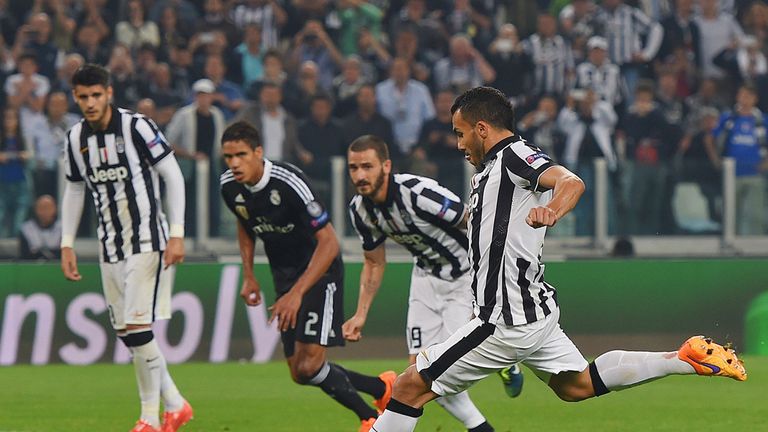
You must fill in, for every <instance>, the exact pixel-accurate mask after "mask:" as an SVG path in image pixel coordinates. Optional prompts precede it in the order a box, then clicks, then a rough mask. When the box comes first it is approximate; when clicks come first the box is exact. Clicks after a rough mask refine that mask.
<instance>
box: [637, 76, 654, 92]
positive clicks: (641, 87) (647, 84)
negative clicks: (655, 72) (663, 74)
mask: <svg viewBox="0 0 768 432" xmlns="http://www.w3.org/2000/svg"><path fill="white" fill-rule="evenodd" d="M640 93H645V94H650V95H651V96H653V95H654V94H655V93H656V84H654V82H653V81H651V80H649V79H641V80H639V81H638V82H637V86H636V87H635V94H636V95H638V94H640Z"/></svg>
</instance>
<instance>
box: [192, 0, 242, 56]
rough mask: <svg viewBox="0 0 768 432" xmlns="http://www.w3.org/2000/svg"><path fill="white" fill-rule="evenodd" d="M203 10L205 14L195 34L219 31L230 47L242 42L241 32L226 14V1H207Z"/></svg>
mask: <svg viewBox="0 0 768 432" xmlns="http://www.w3.org/2000/svg"><path fill="white" fill-rule="evenodd" d="M203 10H204V12H205V13H204V14H203V17H202V18H201V20H200V23H199V24H198V26H197V28H196V31H195V33H197V34H204V33H210V32H214V31H217V32H221V33H222V34H224V36H225V37H226V38H227V43H228V45H230V46H234V45H236V44H237V43H239V42H240V31H239V30H238V29H237V27H236V26H235V24H234V23H233V22H232V20H231V19H230V17H229V15H228V14H227V13H226V5H225V4H224V0H205V4H204V5H203Z"/></svg>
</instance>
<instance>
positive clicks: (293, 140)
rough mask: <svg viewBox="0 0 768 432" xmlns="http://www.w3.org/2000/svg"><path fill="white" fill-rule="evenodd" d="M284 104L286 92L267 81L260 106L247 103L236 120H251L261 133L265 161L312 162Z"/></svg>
mask: <svg viewBox="0 0 768 432" xmlns="http://www.w3.org/2000/svg"><path fill="white" fill-rule="evenodd" d="M282 101H283V91H282V89H281V88H280V87H279V86H277V85H276V84H273V83H271V82H264V83H263V84H262V85H261V89H260V93H259V103H258V104H255V103H249V104H246V105H245V106H244V107H243V109H242V110H240V112H238V113H237V116H236V117H235V118H234V119H233V120H232V121H233V122H236V121H240V120H244V121H247V122H248V123H250V124H252V125H253V126H254V127H255V128H256V129H257V130H258V131H259V132H261V135H262V142H263V147H264V157H265V158H267V159H270V160H274V161H287V162H291V163H296V162H298V163H300V164H308V163H310V162H312V156H311V155H310V154H309V153H308V152H307V151H306V150H304V148H303V147H302V145H301V143H300V142H299V137H298V126H297V123H296V118H295V117H294V116H293V115H292V114H291V113H290V112H288V111H286V110H285V108H283V106H282V105H281V104H282Z"/></svg>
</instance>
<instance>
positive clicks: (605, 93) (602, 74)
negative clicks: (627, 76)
mask: <svg viewBox="0 0 768 432" xmlns="http://www.w3.org/2000/svg"><path fill="white" fill-rule="evenodd" d="M587 51H588V53H589V54H588V57H587V61H585V62H584V63H581V64H580V65H579V66H578V67H576V88H580V89H589V90H592V91H594V92H595V94H597V96H598V98H599V99H600V100H603V101H605V102H608V103H609V104H611V105H613V106H614V107H616V106H618V105H619V104H620V103H621V102H622V100H623V99H624V94H625V93H626V88H625V86H624V81H623V80H622V78H621V70H620V69H619V67H618V66H617V65H615V64H613V63H611V61H610V60H609V59H608V55H607V54H608V41H607V40H606V39H605V38H604V37H601V36H592V37H591V38H589V41H588V42H587Z"/></svg>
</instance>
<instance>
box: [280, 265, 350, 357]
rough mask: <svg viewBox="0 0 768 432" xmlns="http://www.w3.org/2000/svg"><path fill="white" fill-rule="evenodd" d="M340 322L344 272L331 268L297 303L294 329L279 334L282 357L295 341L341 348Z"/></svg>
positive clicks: (288, 351)
mask: <svg viewBox="0 0 768 432" xmlns="http://www.w3.org/2000/svg"><path fill="white" fill-rule="evenodd" d="M343 323H344V272H343V267H342V266H340V265H333V266H331V269H330V271H329V273H326V274H325V275H323V277H322V278H320V280H319V281H317V283H316V284H315V286H313V287H312V288H311V289H310V290H309V291H308V292H307V293H306V294H305V295H304V298H303V299H302V301H301V308H300V309H299V313H298V315H297V316H296V328H293V329H288V330H286V331H284V332H281V333H280V339H282V341H283V353H284V354H285V357H286V358H288V357H291V356H292V355H293V353H294V344H295V342H296V341H299V342H303V343H310V344H317V345H322V346H326V347H331V346H344V337H343V335H342V334H341V325H342V324H343Z"/></svg>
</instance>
